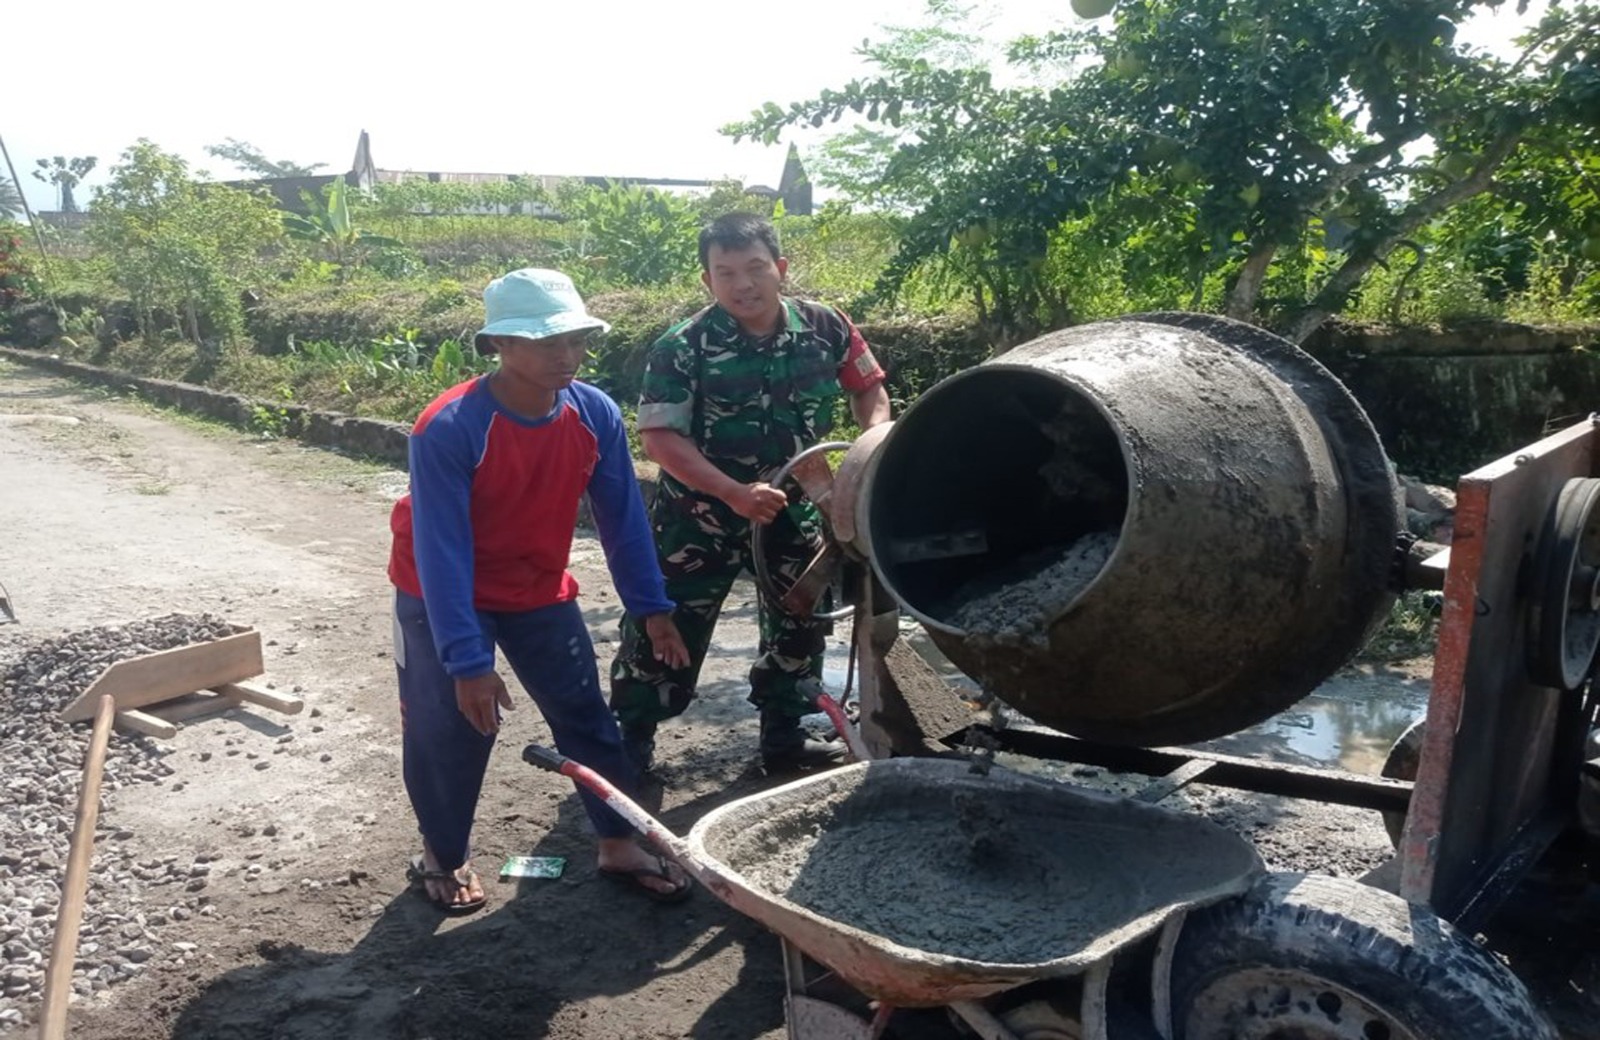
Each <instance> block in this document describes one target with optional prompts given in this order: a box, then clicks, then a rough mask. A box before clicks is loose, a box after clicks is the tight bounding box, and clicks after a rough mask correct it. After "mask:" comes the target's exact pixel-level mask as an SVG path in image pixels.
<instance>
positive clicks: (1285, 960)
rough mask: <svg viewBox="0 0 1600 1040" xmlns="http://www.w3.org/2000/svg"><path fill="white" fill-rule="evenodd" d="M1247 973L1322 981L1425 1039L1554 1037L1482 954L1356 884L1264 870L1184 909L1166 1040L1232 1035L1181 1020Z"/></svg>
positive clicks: (1511, 978) (1516, 984) (1392, 899)
mask: <svg viewBox="0 0 1600 1040" xmlns="http://www.w3.org/2000/svg"><path fill="white" fill-rule="evenodd" d="M1251 969H1268V970H1278V971H1283V972H1289V973H1294V974H1301V975H1304V976H1306V977H1307V978H1310V979H1315V980H1326V981H1327V982H1329V983H1331V984H1333V985H1335V986H1338V987H1341V988H1343V989H1344V990H1346V991H1347V992H1349V993H1351V994H1354V995H1356V996H1358V997H1360V998H1361V999H1363V1000H1366V1001H1369V1002H1370V1003H1372V1004H1375V1005H1377V1006H1379V1007H1381V1008H1382V1009H1383V1010H1384V1012H1385V1013H1386V1014H1387V1015H1388V1016H1389V1017H1390V1022H1391V1023H1392V1024H1393V1025H1398V1026H1400V1027H1402V1028H1404V1029H1408V1030H1410V1031H1411V1032H1412V1033H1413V1034H1415V1035H1416V1036H1418V1037H1422V1038H1427V1040H1462V1038H1467V1037H1470V1038H1471V1040H1558V1037H1557V1034H1556V1031H1555V1029H1554V1027H1552V1026H1551V1024H1550V1023H1549V1021H1548V1020H1547V1019H1546V1018H1545V1017H1544V1015H1543V1014H1542V1013H1540V1012H1539V1011H1538V1010H1537V1009H1536V1008H1535V1007H1534V1005H1533V1002H1532V1000H1531V999H1530V998H1529V996H1528V992H1527V990H1526V989H1525V988H1524V987H1523V985H1522V982H1521V980H1519V979H1518V978H1517V977H1516V976H1515V975H1513V974H1512V973H1511V971H1510V969H1508V968H1507V967H1505V965H1503V964H1502V963H1501V962H1500V961H1499V960H1497V959H1496V958H1495V957H1494V956H1493V955H1492V954H1490V953H1488V952H1487V951H1485V950H1484V949H1482V948H1481V947H1479V946H1478V945H1477V944H1476V943H1475V942H1473V941H1472V940H1471V939H1469V938H1468V937H1467V936H1466V935H1464V934H1462V933H1461V932H1459V931H1457V930H1456V929H1455V928H1454V927H1453V926H1452V925H1450V924H1449V923H1447V922H1445V921H1443V920H1440V919H1439V918H1437V917H1435V916H1434V915H1433V914H1432V913H1431V912H1430V911H1428V910H1426V909H1424V908H1422V907H1418V906H1413V905H1411V904H1410V903H1407V902H1406V901H1405V900H1403V899H1401V898H1399V897H1398V896H1394V895H1390V894H1389V893H1387V892H1382V891H1379V890H1378V889H1375V888H1369V887H1367V886H1366V885H1363V884H1360V883H1359V882H1356V881H1348V880H1344V879H1341V878H1332V877H1325V876H1322V875H1318V874H1287V873H1286V874H1267V875H1265V876H1264V877H1263V878H1262V879H1261V880H1260V881H1259V882H1258V883H1257V884H1256V885H1255V886H1254V887H1253V888H1252V889H1251V890H1250V891H1249V892H1247V893H1245V894H1244V895H1243V896H1240V897H1239V898H1237V899H1231V900H1227V901H1225V902H1223V903H1218V904H1215V905H1213V906H1210V907H1207V908H1205V909H1203V910H1198V911H1196V912H1194V913H1193V914H1191V915H1190V917H1189V919H1188V920H1187V921H1186V922H1185V923H1184V926H1183V931H1182V933H1181V935H1180V936H1179V939H1178V943H1177V947H1176V950H1175V952H1174V958H1173V966H1172V976H1171V987H1172V1024H1173V1038H1174V1040H1230V1037H1232V1036H1235V1035H1237V1034H1235V1033H1234V1032H1233V1029H1232V1026H1231V1025H1230V1024H1228V1023H1214V1024H1213V1027H1212V1028H1209V1029H1207V1028H1205V1024H1204V1023H1203V1022H1195V1021H1191V1015H1192V1014H1194V1013H1196V1012H1197V1010H1198V1009H1197V1008H1196V1004H1197V1002H1198V1000H1199V998H1200V997H1201V995H1202V994H1203V992H1204V991H1205V990H1206V989H1207V988H1208V987H1212V986H1215V985H1217V984H1219V983H1224V982H1225V980H1226V978H1227V977H1228V976H1230V975H1234V974H1238V973H1240V972H1241V971H1248V970H1251ZM1219 1026H1220V1031H1219V1028H1218V1027H1219ZM1256 1035H1261V1036H1266V1035H1270V1034H1267V1033H1258V1034H1256ZM1287 1035H1291V1036H1294V1037H1297V1038H1299V1037H1305V1038H1306V1040H1311V1037H1314V1036H1315V1034H1309V1035H1307V1034H1306V1033H1304V1032H1300V1031H1296V1032H1293V1033H1289V1034H1287ZM1330 1035H1331V1034H1330Z"/></svg>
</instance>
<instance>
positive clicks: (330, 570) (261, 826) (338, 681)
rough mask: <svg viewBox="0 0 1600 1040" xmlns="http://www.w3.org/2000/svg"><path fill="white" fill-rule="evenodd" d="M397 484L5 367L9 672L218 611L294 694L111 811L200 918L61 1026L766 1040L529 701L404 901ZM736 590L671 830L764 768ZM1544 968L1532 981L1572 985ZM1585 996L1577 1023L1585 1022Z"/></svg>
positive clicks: (1310, 809) (744, 599)
mask: <svg viewBox="0 0 1600 1040" xmlns="http://www.w3.org/2000/svg"><path fill="white" fill-rule="evenodd" d="M64 420H70V421H64ZM404 486H405V478H404V475H403V474H401V473H398V472H395V471H393V470H389V469H385V468H380V467H374V466H369V465H365V464H361V463H356V462H352V461H349V460H346V459H343V458H339V457H337V456H333V455H330V454H327V453H324V452H319V451H313V450H308V449H303V448H300V447H298V446H295V445H293V444H289V443H283V442H272V441H261V440H256V439H251V438H249V437H247V436H245V435H242V434H238V433H234V432H230V431H226V430H219V429H217V428H214V427H209V426H203V425H200V424H197V423H194V422H190V421H186V420H182V419H177V418H174V417H172V416H170V415H164V414H160V413H156V412H154V411H152V410H150V409H148V408H146V407H144V406H142V405H139V404H137V403H134V402H127V401H120V400H115V399H110V398H108V397H107V396H106V395H104V394H102V393H98V392H95V391H88V390H84V389H81V388H78V387H75V386H73V385H71V384H68V383H65V382H62V381H60V380H56V379H54V378H49V377H44V376H40V375H37V374H35V373H33V372H31V371H28V370H24V369H19V368H8V367H3V366H0V581H3V582H4V583H5V585H6V586H7V587H8V589H9V590H10V593H11V595H12V598H13V599H14V601H15V603H16V607H17V609H18V611H19V613H20V614H21V616H22V619H23V622H24V624H22V625H17V626H6V627H0V657H3V656H4V655H5V654H6V653H7V652H8V649H9V651H11V652H15V651H16V649H17V648H18V647H20V646H21V645H23V644H24V643H25V642H26V641H27V640H30V639H34V638H38V637H42V636H46V635H54V634H58V633H60V632H63V631H68V630H73V629H78V628H82V627H84V626H88V625H97V624H106V623H113V622H119V621H126V620H132V619H135V618H141V617H149V616H154V615H160V614H166V613H170V612H174V611H178V612H187V613H200V612H211V613H214V614H219V615H222V616H224V617H227V618H229V619H231V620H234V621H236V622H240V623H245V624H251V625H254V626H255V627H257V628H258V629H260V630H261V632H262V633H263V636H264V638H265V639H266V640H267V641H268V645H267V650H266V653H267V676H266V677H265V678H266V679H268V680H270V681H272V682H274V683H275V684H276V685H277V686H278V687H279V688H280V689H283V690H297V691H299V693H300V695H301V696H303V697H304V698H305V700H306V703H307V705H308V711H307V713H306V714H303V715H300V716H295V717H292V718H285V717H283V716H276V715H272V714H270V713H265V712H261V713H257V712H242V711H241V712H235V713H231V714H230V715H227V716H223V717H220V718H213V719H209V720H203V721H200V722H196V723H193V724H190V725H187V726H185V728H184V729H183V730H182V731H181V732H180V733H179V735H178V737H177V738H176V739H175V740H174V741H171V742H170V745H169V746H170V748H171V750H170V753H169V754H168V756H167V759H166V762H167V764H168V765H170V766H171V767H172V769H173V773H172V775H171V776H169V777H166V778H165V779H164V780H163V781H161V782H159V783H152V784H145V785H137V786H131V787H127V788H125V789H123V790H121V791H118V792H115V793H113V794H112V795H111V796H110V798H109V804H108V808H107V811H106V813H105V815H104V817H103V820H104V823H105V825H106V826H107V827H111V828H115V829H117V831H118V832H119V833H125V834H126V835H127V837H126V839H125V840H124V841H123V843H122V847H123V849H124V854H125V855H127V856H129V857H130V858H131V859H134V860H138V861H161V860H164V859H166V858H171V857H175V858H176V859H177V860H178V861H181V862H182V863H188V862H191V861H193V860H195V859H196V858H197V857H204V860H205V862H206V863H207V864H208V865H209V867H210V870H209V872H208V873H207V875H206V877H205V878H204V879H203V883H202V884H201V885H200V886H199V887H198V888H195V889H193V890H191V891H186V892H183V893H180V895H182V896H183V905H184V906H187V907H190V908H192V909H193V910H194V911H195V912H193V913H188V912H186V913H183V914H175V913H171V912H168V911H170V910H171V909H172V908H171V907H170V906H169V904H172V903H173V901H174V899H175V897H174V896H173V894H172V892H171V890H170V889H167V888H163V889H151V890H149V891H148V892H144V893H142V894H141V895H140V896H139V898H140V899H141V900H142V903H141V905H140V906H138V907H135V909H136V910H138V911H140V912H148V916H149V918H150V919H151V920H152V921H156V920H161V919H164V920H165V923H163V924H160V925H159V927H157V926H155V925H153V924H152V925H151V926H150V927H148V928H147V929H146V930H145V931H146V935H147V936H149V937H150V940H151V942H152V943H153V944H154V951H155V952H154V955H153V956H152V957H151V958H150V959H149V960H148V961H146V962H144V963H143V964H142V965H141V966H140V970H138V971H137V972H136V973H134V975H133V977H132V978H131V980H130V981H127V982H124V983H121V984H119V985H116V986H113V987H111V988H110V989H108V990H106V991H105V992H104V993H102V994H99V995H97V996H95V997H93V998H91V999H87V1000H80V1001H76V1002H75V1003H74V1004H73V1009H72V1014H73V1023H74V1029H73V1033H72V1035H73V1036H74V1037H77V1038H82V1040H111V1038H116V1040H154V1038H158V1037H169V1036H170V1037H180V1038H219V1040H235V1038H238V1040H269V1038H271V1040H311V1038H325V1037H346V1038H350V1040H367V1038H373V1040H376V1038H391V1037H405V1038H424V1037H431V1038H438V1040H447V1038H456V1037H461V1038H467V1037H473V1038H480V1037H504V1038H511V1037H517V1038H521V1037H549V1038H554V1040H577V1038H613V1037H615V1038H623V1037H626V1038H630V1040H635V1038H667V1037H694V1038H700V1040H712V1038H729V1040H734V1038H738V1040H776V1038H777V1037H780V1036H781V1035H782V1032H783V1030H782V1016H781V995H782V982H781V973H780V964H779V958H778V949H777V943H776V941H775V940H774V939H773V938H772V937H771V936H770V935H768V934H766V933H765V932H763V931H762V930H761V929H760V928H758V927H757V926H755V925H754V924H752V923H751V922H750V921H748V920H747V919H745V918H743V917H741V916H739V915H737V914H734V913H733V912H731V911H729V910H727V909H725V908H724V907H723V906H722V905H721V904H720V903H718V902H716V901H715V900H714V899H712V898H710V897H708V896H707V895H706V894H705V893H697V895H696V898H695V899H694V900H693V901H691V902H690V903H689V904H687V905H686V906H681V907H672V906H667V907H663V906H657V905H655V904H652V903H649V902H647V901H645V900H643V899H639V898H634V897H631V896H629V895H628V894H627V893H623V892H620V891H618V890H617V889H616V888H615V887H614V886H612V885H609V884H605V883H604V879H601V878H599V877H597V875H596V873H595V871H594V868H593V864H592V862H591V860H590V855H591V852H590V850H591V847H592V839H591V838H590V837H589V836H588V835H587V834H586V833H585V830H584V824H583V821H582V814H581V811H580V810H579V806H578V803H577V800H576V798H575V796H574V795H573V794H572V792H571V789H570V788H569V787H568V786H567V785H566V784H565V782H564V781H558V780H557V779H555V778H552V777H549V776H546V775H543V774H538V773H535V772H533V771H532V770H530V769H529V768H528V767H527V766H525V765H523V764H522V763H521V761H520V759H519V754H518V752H519V751H520V748H521V747H522V745H523V744H524V743H525V742H526V741H528V740H530V739H536V738H542V737H545V736H547V734H546V733H545V731H544V729H543V727H542V725H541V724H540V722H539V720H538V718H537V715H536V713H535V712H534V711H533V710H532V708H531V705H530V704H527V703H526V701H524V702H523V703H522V705H521V710H519V711H517V712H515V713H514V714H512V715H511V716H510V717H509V719H508V721H507V725H506V727H505V730H504V731H503V733H502V736H501V738H500V746H499V747H498V749H497V753H496V757H495V760H494V762H493V764H492V766H491V771H490V775H489V777H488V780H487V782H486V785H485V789H484V794H483V799H482V802H481V805H480V808H479V817H478V825H477V831H476V835H475V838H476V845H477V849H478V860H477V864H478V867H479V869H480V871H483V872H485V874H486V876H487V878H488V887H489V893H490V900H491V905H490V907H489V909H488V910H487V911H485V912H483V913H480V914H478V915H476V916H473V917H469V918H465V919H462V920H453V921H443V922H441V920H440V918H439V917H438V915H437V914H435V913H434V912H433V911H432V910H430V909H429V908H428V907H427V905H426V904H425V903H424V902H423V900H421V899H419V898H418V897H417V896H416V895H415V894H413V893H410V892H408V891H407V890H406V885H405V882H404V879H403V869H404V864H405V862H406V860H407V858H408V857H409V856H410V855H411V854H412V853H413V852H415V851H416V846H417V837H416V834H415V830H414V825H413V822H412V819H411V816H410V811H409V807H408V805H407V803H406V800H405V797H404V794H403V792H402V789H401V786H400V780H399V755H398V741H397V717H396V711H395V697H394V692H393V665H392V663H391V658H390V645H391V643H390V621H389V598H388V585H387V582H386V580H385V578H384V562H385V559H386V554H387V546H388V537H387V516H388V511H389V507H390V504H391V503H392V501H393V500H394V498H395V497H396V496H397V495H398V494H399V493H401V491H402V490H403V489H404ZM573 571H574V573H575V574H576V575H577V577H578V579H579V581H580V583H581V584H582V585H583V587H584V596H583V602H584V603H585V605H586V615H587V617H588V620H589V622H590V625H591V630H592V631H593V633H594V636H595V639H596V641H597V650H598V653H599V654H600V656H601V659H602V665H604V663H605V662H607V661H609V657H610V653H611V650H612V647H613V646H614V642H613V640H614V638H615V622H616V619H617V615H618V609H619V608H618V604H617V600H616V597H615V594H614V593H613V592H612V590H611V588H610V584H609V581H608V580H607V578H606V577H605V572H604V567H603V560H602V558H601V556H600V553H599V549H598V545H597V543H595V542H594V541H593V540H592V539H589V538H580V539H579V541H578V543H577V544H576V546H575V549H574V557H573ZM752 598H753V592H752V590H751V589H750V588H749V586H747V585H741V586H740V587H739V588H738V589H736V590H735V594H734V598H733V599H732V600H731V601H730V613H729V614H728V615H725V618H726V620H725V621H724V624H723V626H722V627H721V629H720V630H719V633H718V636H719V638H718V641H717V643H716V645H715V646H714V650H713V655H712V658H711V660H710V662H709V663H708V674H707V677H706V678H707V681H706V682H705V683H704V684H703V686H702V694H703V699H702V701H701V702H700V703H699V704H697V705H696V706H695V708H694V709H692V710H691V712H690V713H689V715H688V716H687V717H686V718H685V719H684V720H682V721H680V722H678V723H676V724H673V725H672V726H670V727H668V728H667V729H665V730H664V732H663V740H662V747H661V749H660V752H659V756H658V757H659V758H660V760H661V762H662V766H661V769H660V772H661V774H662V777H663V780H664V781H665V796H664V804H663V807H662V812H663V816H664V818H665V819H666V821H667V822H668V823H669V824H670V825H672V826H673V827H674V828H675V829H678V830H680V831H683V830H687V829H688V827H689V825H690V824H691V823H692V822H693V821H694V819H696V818H697V816H698V815H700V814H701V813H703V812H705V811H706V810H707V809H708V808H709V807H711V806H712V805H715V804H718V803H719V802H720V801H722V800H725V799H729V798H732V797H737V796H741V795H744V794H748V793H751V792H752V791H754V790H756V789H758V788H759V787H760V786H761V785H762V784H765V783H769V782H771V781H769V780H767V779H766V778H764V777H762V776H761V775H760V771H759V769H758V768H757V766H756V759H755V756H754V744H755V723H754V718H753V712H752V711H751V709H750V708H749V706H748V705H747V704H745V703H744V701H743V696H744V690H745V685H744V672H745V669H746V668H747V667H748V662H749V660H750V658H751V656H752V654H753V648H754V645H755V641H756V631H755V626H754V618H753V613H752V611H751V601H752ZM841 651H842V647H841V646H840V645H839V643H838V640H835V647H834V653H835V654H836V655H838V654H840V653H841ZM1363 681H1370V678H1369V679H1368V680H1363ZM1398 681H1400V682H1402V683H1404V682H1407V681H1409V682H1411V683H1412V684H1413V685H1415V680H1414V679H1410V680H1408V679H1407V678H1406V677H1405V676H1401V677H1399V680H1398ZM519 695H520V694H519ZM1290 731H1291V732H1292V731H1293V727H1292V726H1291V730H1290ZM1264 732H1267V737H1264V738H1263V739H1264V740H1266V741H1267V743H1268V744H1270V743H1271V739H1270V728H1269V731H1264ZM286 738H287V739H286ZM1292 743H1293V741H1288V742H1286V743H1285V746H1286V747H1287V746H1289V745H1290V744H1292ZM1269 749H1270V748H1269ZM263 763H265V765H263ZM1101 779H1103V778H1101ZM1186 797H1191V798H1192V800H1193V801H1194V802H1195V803H1197V804H1198V805H1200V806H1201V807H1203V808H1207V809H1209V810H1211V811H1213V812H1214V813H1216V814H1217V815H1219V817H1221V818H1224V819H1226V820H1228V821H1229V822H1232V823H1234V824H1235V825H1237V826H1239V827H1240V828H1241V829H1242V830H1244V831H1245V832H1246V833H1249V834H1250V835H1251V836H1252V837H1254V838H1255V839H1256V840H1257V841H1258V843H1259V845H1260V847H1261V848H1262V850H1263V855H1264V856H1265V857H1266V858H1267V859H1268V861H1269V865H1273V866H1312V865H1321V866H1322V868H1323V869H1327V870H1329V871H1330V872H1335V873H1341V874H1346V875H1354V874H1359V873H1360V872H1362V871H1364V870H1365V869H1367V868H1369V867H1371V866H1373V865H1375V864H1376V863H1377V862H1378V861H1379V860H1381V859H1382V858H1383V856H1384V855H1385V854H1386V852H1387V848H1388V846H1387V840H1386V838H1385V837H1384V835H1383V832H1382V829H1381V826H1380V825H1379V823H1378V821H1377V820H1376V819H1375V818H1374V817H1373V816H1372V814H1368V813H1361V812H1356V811H1353V810H1341V809H1330V808H1326V807H1318V806H1305V805H1297V806H1293V807H1290V806H1285V805H1282V804H1279V803H1273V802H1271V801H1268V800H1249V799H1244V798H1242V797H1240V796H1237V795H1228V794H1223V793H1217V792H1205V791H1203V790H1202V791H1199V792H1197V793H1195V794H1194V795H1192V796H1186ZM1308 850H1310V851H1309V852H1308ZM509 854H534V855H548V856H564V857H567V858H568V866H567V871H566V874H565V876H564V877H562V878H561V879H560V880H555V881H523V882H520V883H498V882H496V881H495V880H494V872H495V870H496V869H497V865H498V863H499V862H500V861H501V860H502V859H503V857H505V856H506V855H509ZM1308 855H1309V856H1314V857H1315V864H1314V863H1312V862H1306V859H1307V857H1308ZM1591 965H1592V962H1591V961H1589V960H1584V961H1582V962H1581V963H1580V964H1578V966H1577V968H1575V969H1574V970H1578V969H1581V970H1589V971H1592V966H1591ZM1560 971H1561V972H1563V973H1566V972H1567V969H1566V966H1565V962H1564V966H1563V967H1562V968H1561V969H1560ZM1567 974H1570V973H1567ZM1547 981H1548V984H1547V985H1545V990H1546V992H1553V991H1555V990H1559V989H1561V988H1562V987H1563V986H1566V985H1567V981H1566V978H1565V977H1563V978H1554V977H1552V978H1551V979H1549V980H1547ZM1568 988H1570V986H1569V987H1568ZM1558 996H1559V995H1558ZM1580 997H1582V994H1581V993H1580ZM1556 999H1557V998H1556V997H1552V998H1551V1000H1556ZM1565 999H1568V1000H1569V1002H1570V1000H1571V998H1570V996H1569V997H1568V998H1565ZM1588 999H1589V998H1587V997H1582V1001H1583V1006H1582V1007H1576V1008H1575V1010H1573V1011H1572V1013H1573V1014H1580V1013H1581V1014H1592V1013H1593V1009H1592V1006H1591V1005H1590V1004H1588V1003H1587V1001H1588ZM3 1029H4V1026H3V1025H0V1031H3ZM1571 1035H1572V1036H1573V1037H1577V1036H1580V1035H1583V1034H1580V1033H1577V1032H1574V1033H1572V1034H1571Z"/></svg>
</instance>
